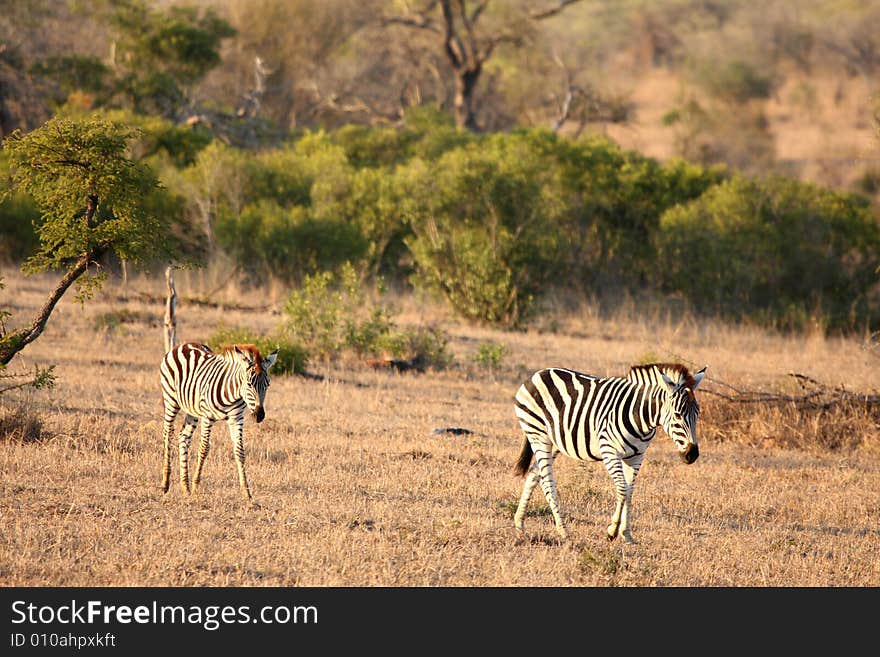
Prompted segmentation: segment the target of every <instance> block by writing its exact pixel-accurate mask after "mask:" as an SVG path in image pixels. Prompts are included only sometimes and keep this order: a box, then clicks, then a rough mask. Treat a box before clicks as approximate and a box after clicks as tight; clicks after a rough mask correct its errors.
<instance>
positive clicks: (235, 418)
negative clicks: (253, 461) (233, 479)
mask: <svg viewBox="0 0 880 657" xmlns="http://www.w3.org/2000/svg"><path fill="white" fill-rule="evenodd" d="M277 358H278V351H277V350H275V351H274V352H272V353H271V354H269V355H267V356H265V357H264V356H261V355H260V351H259V349H257V347H255V346H254V345H251V344H236V345H232V346H229V347H224V348H223V349H221V351H220V353H215V352H214V351H212V350H211V348H210V347H208V346H207V345H204V344H199V343H195V342H186V343H183V344H181V345H178V346H177V347H174V348H173V349H171V350H170V351H168V353H166V354H165V357H164V358H163V359H162V364H161V366H160V368H159V370H160V378H161V382H162V401H163V404H164V406H165V416H164V427H163V438H164V443H165V464H164V470H163V474H162V490H163V492H165V493H167V492H168V485H169V480H170V477H171V445H170V443H171V434H172V432H173V431H174V419H175V418H176V417H177V413H178V412H179V411H180V410H181V409H182V410H183V412H184V413H185V414H186V418H185V419H184V423H183V428H182V429H181V431H180V435H179V436H178V438H177V446H178V456H179V461H180V487H181V489H182V490H183V492H185V493H189V492H190V484H189V467H188V461H189V459H188V455H189V447H190V442H191V440H192V435H193V432H194V431H195V428H196V425H197V424H198V423H199V420H201V421H202V426H201V430H200V432H199V434H200V442H199V456H198V460H197V461H196V466H195V472H194V475H193V489H197V488H198V485H199V481H200V479H201V474H202V466H203V465H204V463H205V459H206V458H207V456H208V449H209V447H210V439H211V426H212V425H213V424H214V422H216V421H217V420H226V423H227V424H228V425H229V436H230V438H231V439H232V446H233V451H234V454H235V462H236V465H237V467H238V482H239V485H240V488H241V492H242V493H243V495H244V497H245V498H246V499H249V500H250V499H252V497H251V491H250V488H249V487H248V483H247V477H246V476H245V471H244V439H243V430H244V414H245V409H246V408H247V409H248V410H250V411H251V413H252V414H253V417H254V419H255V420H256V421H257V422H262V421H263V419H264V418H265V417H266V411H265V408H264V406H263V403H264V401H265V398H266V390H268V388H269V368H271V367H272V365H274V364H275V361H276V359H277Z"/></svg>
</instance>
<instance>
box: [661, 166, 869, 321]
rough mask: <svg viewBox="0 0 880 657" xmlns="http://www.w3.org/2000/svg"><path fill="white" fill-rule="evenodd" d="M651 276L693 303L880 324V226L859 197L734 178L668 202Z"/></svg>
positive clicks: (779, 317) (741, 312)
mask: <svg viewBox="0 0 880 657" xmlns="http://www.w3.org/2000/svg"><path fill="white" fill-rule="evenodd" d="M659 253H660V261H659V266H658V267H657V274H658V276H659V277H661V278H662V281H663V286H664V289H665V290H666V291H669V292H680V293H682V294H684V296H685V297H687V298H688V299H689V300H690V301H691V302H692V303H693V304H694V306H695V307H696V308H698V309H700V310H702V311H704V312H708V313H713V312H714V313H719V314H721V315H724V316H727V317H732V318H746V317H748V318H751V319H754V320H757V321H759V322H761V323H763V324H774V325H777V326H780V327H783V328H791V329H800V328H803V327H805V325H806V324H807V323H808V322H819V323H820V324H822V325H823V326H827V327H829V328H836V329H845V328H856V327H858V326H863V325H864V324H865V323H868V324H869V325H870V326H871V327H876V326H877V325H878V322H880V305H878V304H880V300H878V297H877V282H878V274H877V267H878V264H880V226H878V223H877V220H876V218H875V217H874V216H873V215H872V213H871V209H870V206H869V203H868V201H867V200H866V199H864V198H863V197H860V196H856V195H851V194H845V193H841V192H835V191H831V190H825V189H822V188H820V187H817V186H814V185H809V184H806V183H800V182H795V181H792V180H787V179H784V178H776V179H771V180H768V181H766V182H758V181H752V180H747V179H744V178H741V177H737V178H733V179H731V180H729V181H727V182H725V183H722V184H721V185H718V186H716V187H713V188H711V189H710V190H708V191H707V192H706V193H705V194H704V195H703V196H701V197H700V198H699V199H697V200H694V201H692V202H691V203H689V204H686V205H682V206H676V207H673V208H671V209H669V210H668V211H667V212H666V213H665V214H664V215H663V217H662V219H661V224H660V233H659Z"/></svg>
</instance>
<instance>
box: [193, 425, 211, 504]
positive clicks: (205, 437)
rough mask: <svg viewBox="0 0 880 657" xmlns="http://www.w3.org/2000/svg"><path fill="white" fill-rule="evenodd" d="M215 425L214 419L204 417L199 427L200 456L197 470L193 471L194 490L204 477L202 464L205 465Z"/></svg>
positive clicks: (197, 461)
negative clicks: (212, 428) (212, 429)
mask: <svg viewBox="0 0 880 657" xmlns="http://www.w3.org/2000/svg"><path fill="white" fill-rule="evenodd" d="M213 425H214V421H213V420H209V419H207V418H202V426H201V427H199V457H198V459H197V460H196V470H195V472H193V482H192V486H193V491H195V490H196V489H197V488H198V487H199V482H200V481H201V479H202V466H204V465H205V459H206V458H208V450H209V449H210V448H211V427H212V426H213Z"/></svg>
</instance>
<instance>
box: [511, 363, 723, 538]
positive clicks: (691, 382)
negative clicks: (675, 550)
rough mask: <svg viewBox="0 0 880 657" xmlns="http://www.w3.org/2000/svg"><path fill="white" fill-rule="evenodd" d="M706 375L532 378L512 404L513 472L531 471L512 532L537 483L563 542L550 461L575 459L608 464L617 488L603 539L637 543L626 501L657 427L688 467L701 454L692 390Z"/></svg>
mask: <svg viewBox="0 0 880 657" xmlns="http://www.w3.org/2000/svg"><path fill="white" fill-rule="evenodd" d="M705 374H706V368H705V367H704V368H703V369H701V370H700V371H699V372H697V373H696V374H694V375H691V374H690V373H689V372H688V371H687V368H685V367H684V366H683V365H678V364H670V363H654V364H651V365H638V366H635V367H633V368H631V369H630V372H629V374H628V375H627V376H626V378H617V377H611V378H599V377H595V376H591V375H589V374H583V373H581V372H575V371H572V370H567V369H560V368H550V369H544V370H540V371H538V372H536V373H535V374H533V375H532V377H531V378H530V379H529V380H528V381H526V382H525V383H523V384H522V386H520V388H519V390H518V391H517V393H516V401H515V404H516V415H517V417H518V418H519V424H520V426H521V427H522V429H523V431H524V432H525V440H524V442H523V447H522V452H521V454H520V457H519V461H518V462H517V464H516V472H517V474H519V475H525V474H526V473H527V472H528V476H527V477H526V481H525V485H524V486H523V491H522V495H521V496H520V500H519V506H518V507H517V509H516V515H515V516H514V524H515V526H516V527H517V529H519V530H522V529H523V519H524V517H525V513H526V505H527V504H528V502H529V498H530V497H531V495H532V491H533V490H534V488H535V486H536V484H537V483H538V482H539V481H540V483H541V488H542V489H543V491H544V497H546V498H547V504H549V505H550V511H551V512H552V513H553V519H554V521H555V523H556V530H557V531H558V532H559V534H560V536H561V537H562V538H563V539H565V538H566V537H567V532H566V530H565V525H564V523H563V522H562V516H560V514H559V502H558V499H557V496H556V480H555V478H554V476H553V460H554V459H555V457H556V454H557V453H558V452H562V453H563V454H565V455H567V456H570V457H572V458H575V459H578V460H580V461H586V460H593V461H602V462H603V463H604V464H605V468H606V469H607V470H608V474H609V475H611V478H612V479H613V480H614V486H615V488H616V490H617V507H616V508H615V510H614V515H613V516H612V518H611V524H610V525H608V530H607V531H608V538H609V540H614V538H616V537H617V535H618V533H620V534H622V535H623V538H624V540H625V541H626V542H629V543H634V542H635V541H634V539H633V537H632V534H631V533H630V529H629V510H630V502H631V500H632V493H633V488H634V487H635V478H636V475H637V474H638V472H639V467H640V466H641V465H642V459H643V458H644V457H645V450H647V449H648V445H650V441H651V439H652V438H653V437H654V434H655V433H656V431H657V427H658V426H662V427H663V430H664V431H665V432H666V434H667V435H668V436H669V437H670V438H672V441H673V442H674V443H675V445H676V447H677V448H678V452H679V454H680V455H681V458H682V460H683V461H684V462H685V463H693V462H694V461H696V460H697V457H698V456H699V454H700V452H699V448H698V447H697V415H698V414H699V412H700V405H699V404H698V403H697V400H696V397H695V396H694V391H695V390H696V389H697V386H699V385H700V381H702V380H703V377H704V376H705ZM533 455H534V463H532V457H533ZM530 464H531V467H529V466H530Z"/></svg>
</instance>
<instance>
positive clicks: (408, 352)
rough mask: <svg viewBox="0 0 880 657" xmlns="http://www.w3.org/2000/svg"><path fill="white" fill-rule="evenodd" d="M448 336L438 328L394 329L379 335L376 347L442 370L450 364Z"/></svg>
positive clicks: (393, 354)
mask: <svg viewBox="0 0 880 657" xmlns="http://www.w3.org/2000/svg"><path fill="white" fill-rule="evenodd" d="M448 345H449V336H448V335H447V334H446V332H445V331H443V330H442V329H440V328H437V327H427V326H419V327H413V328H406V329H394V330H391V331H389V332H388V333H387V334H385V335H383V336H381V337H380V338H379V339H378V340H377V342H376V347H377V348H378V349H379V351H380V352H383V353H384V352H387V353H388V354H390V355H391V356H393V357H395V358H401V359H404V360H407V361H411V362H418V363H420V364H421V365H422V366H423V367H430V368H433V369H435V370H443V369H446V368H447V367H449V366H450V365H452V363H453V360H454V359H453V356H452V354H450V353H449V350H448Z"/></svg>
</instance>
